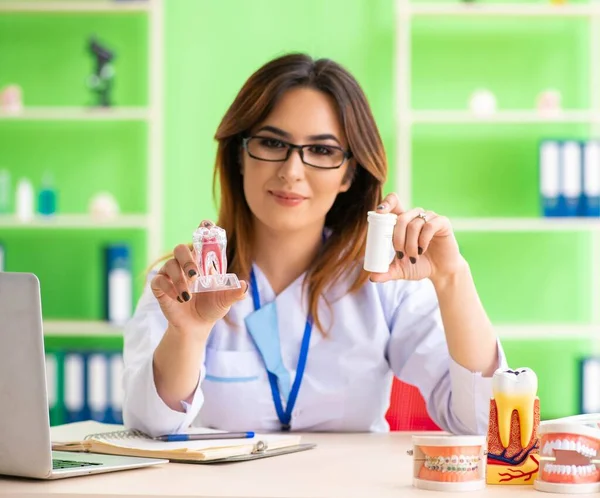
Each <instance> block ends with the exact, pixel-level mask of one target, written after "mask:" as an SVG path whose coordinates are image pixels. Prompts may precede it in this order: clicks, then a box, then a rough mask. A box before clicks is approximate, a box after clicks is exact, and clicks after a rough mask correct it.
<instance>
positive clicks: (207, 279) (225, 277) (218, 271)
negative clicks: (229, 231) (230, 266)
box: [190, 223, 241, 293]
mask: <svg viewBox="0 0 600 498" xmlns="http://www.w3.org/2000/svg"><path fill="white" fill-rule="evenodd" d="M193 246H194V250H195V253H196V258H197V260H196V263H197V264H198V269H199V270H200V273H199V275H198V277H197V278H196V280H194V281H193V282H192V284H191V286H190V290H191V292H192V293H199V292H215V291H220V290H231V289H239V288H241V284H240V281H239V279H238V278H237V276H236V275H235V274H233V273H226V272H227V235H226V233H225V230H223V229H222V228H221V227H218V226H215V225H213V224H212V223H204V224H203V225H201V226H199V227H198V229H197V230H196V231H195V232H194V234H193Z"/></svg>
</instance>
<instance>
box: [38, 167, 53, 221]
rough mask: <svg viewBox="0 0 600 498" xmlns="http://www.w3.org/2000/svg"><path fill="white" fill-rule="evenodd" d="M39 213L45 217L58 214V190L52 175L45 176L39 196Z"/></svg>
mask: <svg viewBox="0 0 600 498" xmlns="http://www.w3.org/2000/svg"><path fill="white" fill-rule="evenodd" d="M38 212H39V213H40V214H42V215H44V216H50V215H53V214H54V213H56V189H55V188H54V182H53V181H52V176H51V175H50V174H46V175H44V178H43V179H42V188H41V190H40V193H39V196H38Z"/></svg>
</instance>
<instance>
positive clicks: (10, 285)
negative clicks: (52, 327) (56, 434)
mask: <svg viewBox="0 0 600 498" xmlns="http://www.w3.org/2000/svg"><path fill="white" fill-rule="evenodd" d="M45 361H46V357H45V351H44V332H43V329H42V303H41V294H40V283H39V280H38V278H37V277H36V276H35V275H33V274H31V273H8V272H0V407H1V408H0V474H3V475H9V476H18V477H30V478H37V479H59V478H63V477H75V476H81V475H87V474H98V473H103V472H112V471H117V470H125V469H134V468H139V467H148V466H151V465H157V464H161V463H167V462H168V460H162V459H156V458H138V457H122V456H113V455H99V454H92V453H72V452H57V451H52V445H51V440H50V416H49V410H48V393H47V385H46V364H45Z"/></svg>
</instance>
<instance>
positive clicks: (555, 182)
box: [539, 140, 561, 217]
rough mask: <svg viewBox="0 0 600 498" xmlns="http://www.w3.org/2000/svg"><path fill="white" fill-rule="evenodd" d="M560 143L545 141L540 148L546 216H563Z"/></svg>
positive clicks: (544, 213)
mask: <svg viewBox="0 0 600 498" xmlns="http://www.w3.org/2000/svg"><path fill="white" fill-rule="evenodd" d="M560 150H561V148H560V143H559V142H558V141H556V140H543V141H542V142H541V143H540V147H539V188H540V196H541V202H542V213H543V215H544V216H548V217H554V216H560V215H561V209H560V203H559V200H560Z"/></svg>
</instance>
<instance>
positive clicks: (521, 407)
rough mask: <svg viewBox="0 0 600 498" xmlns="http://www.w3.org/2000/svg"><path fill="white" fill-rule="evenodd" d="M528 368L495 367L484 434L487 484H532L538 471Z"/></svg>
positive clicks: (536, 417)
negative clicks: (486, 432)
mask: <svg viewBox="0 0 600 498" xmlns="http://www.w3.org/2000/svg"><path fill="white" fill-rule="evenodd" d="M537 387H538V381H537V376H536V374H535V373H534V372H533V371H532V370H531V369H529V368H518V369H516V370H510V369H509V370H497V371H496V372H495V373H494V377H493V379H492V391H493V398H492V399H491V400H490V415H489V420H490V421H489V426H488V436H487V477H486V480H487V483H488V484H533V482H534V480H535V478H536V477H537V474H538V471H539V454H538V452H539V437H538V427H539V424H540V400H539V398H538V397H537Z"/></svg>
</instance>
